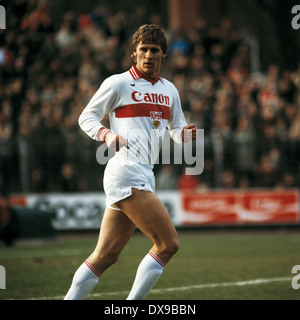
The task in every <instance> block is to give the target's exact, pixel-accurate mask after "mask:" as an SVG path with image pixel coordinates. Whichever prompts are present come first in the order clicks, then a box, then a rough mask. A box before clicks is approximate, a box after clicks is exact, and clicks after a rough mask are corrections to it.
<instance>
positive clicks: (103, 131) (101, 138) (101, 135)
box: [97, 127, 110, 142]
mask: <svg viewBox="0 0 300 320" xmlns="http://www.w3.org/2000/svg"><path fill="white" fill-rule="evenodd" d="M109 132H110V130H108V129H106V128H105V127H102V128H100V130H99V131H98V134H97V139H98V140H99V141H103V142H104V141H105V137H106V135H107V134H108V133H109Z"/></svg>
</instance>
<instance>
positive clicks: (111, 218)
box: [88, 208, 135, 273]
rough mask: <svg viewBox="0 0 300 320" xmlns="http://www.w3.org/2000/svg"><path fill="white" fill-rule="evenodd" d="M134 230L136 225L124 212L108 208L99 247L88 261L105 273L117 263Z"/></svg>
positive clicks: (102, 225) (104, 217)
mask: <svg viewBox="0 0 300 320" xmlns="http://www.w3.org/2000/svg"><path fill="white" fill-rule="evenodd" d="M134 230H135V225H134V224H133V223H132V222H131V221H130V219H129V218H128V217H127V216H126V215H125V214H124V213H123V212H121V211H117V210H113V209H109V208H106V210H105V213H104V216H103V220H102V224H101V230H100V234H99V238H98V243H97V246H96V248H95V250H94V252H93V253H92V254H91V255H90V256H89V258H88V261H89V262H90V263H91V264H92V265H93V266H94V267H95V268H96V269H97V270H98V271H99V272H100V273H103V272H104V271H105V270H106V269H107V268H108V267H110V266H111V265H112V264H114V263H115V262H116V261H117V259H118V257H119V255H120V253H121V251H122V250H123V248H124V247H125V245H126V244H127V242H128V241H129V239H130V238H131V236H132V234H133V232H134Z"/></svg>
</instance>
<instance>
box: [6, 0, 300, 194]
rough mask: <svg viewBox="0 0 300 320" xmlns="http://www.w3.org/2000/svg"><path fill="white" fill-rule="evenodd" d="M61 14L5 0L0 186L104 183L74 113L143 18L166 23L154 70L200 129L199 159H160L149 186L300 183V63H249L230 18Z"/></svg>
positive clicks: (122, 56)
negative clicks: (191, 172) (189, 167)
mask: <svg viewBox="0 0 300 320" xmlns="http://www.w3.org/2000/svg"><path fill="white" fill-rule="evenodd" d="M134 10H135V11H134V12H133V13H132V12H131V13H129V12H126V11H125V10H114V11H112V10H110V9H109V8H107V7H106V6H105V5H98V6H96V7H94V8H91V12H89V13H81V14H78V13H76V12H72V11H68V12H66V13H65V14H64V16H63V18H62V19H60V20H59V21H56V20H55V17H54V14H53V8H51V1H47V0H42V1H39V0H29V1H27V0H14V1H12V3H11V4H10V5H9V8H7V12H9V15H8V14H7V29H6V30H0V102H1V103H0V168H1V169H0V170H1V172H0V179H1V180H0V183H1V187H2V190H3V191H6V192H8V191H9V192H76V191H98V190H102V175H103V170H104V167H103V166H101V165H100V164H98V163H97V161H96V150H97V148H98V147H99V145H100V143H99V142H95V141H93V140H91V139H90V138H89V137H87V136H86V135H85V134H84V133H83V132H82V131H81V130H80V128H79V127H78V123H77V120H78V116H79V114H80V113H81V111H82V110H83V108H84V107H85V106H86V105H87V103H88V102H89V100H90V99H91V97H92V96H93V94H94V93H95V91H96V90H97V89H98V87H99V86H100V84H101V82H102V81H103V80H104V79H105V78H106V77H108V76H109V75H111V74H114V73H120V72H123V71H126V70H128V69H129V68H130V67H131V64H132V60H131V57H130V55H131V52H130V47H129V40H130V36H131V35H132V33H133V32H134V31H135V30H136V29H137V28H138V27H139V26H140V25H142V24H145V23H156V24H159V25H161V26H163V27H164V29H165V30H166V32H167V35H168V38H169V52H168V57H167V59H166V61H165V62H164V64H163V69H162V76H164V77H165V78H167V79H169V80H170V81H173V82H174V84H175V86H176V87H177V88H178V90H179V93H180V97H181V102H182V107H183V110H184V112H185V115H186V118H187V120H188V121H189V122H193V123H195V124H196V125H197V127H198V128H199V129H204V130H205V156H204V158H205V166H204V171H203V173H202V174H201V175H199V176H186V175H185V174H184V165H172V164H171V165H162V164H160V165H158V166H157V167H156V168H155V170H156V177H157V189H176V188H180V189H187V188H201V189H210V188H228V189H230V188H254V187H259V188H270V187H271V188H273V187H276V188H288V187H299V185H300V165H299V163H300V162H299V159H300V91H299V89H300V65H299V67H298V69H297V68H295V70H284V69H282V68H281V67H280V66H278V65H276V64H271V63H270V65H269V66H268V67H267V70H265V72H259V73H258V72H253V70H252V66H251V59H250V55H251V51H250V48H249V46H248V44H247V42H246V41H245V39H244V36H243V34H242V33H241V32H240V31H239V30H238V29H236V28H234V26H233V25H232V23H231V21H230V20H228V19H223V20H222V21H220V24H219V26H218V27H211V26H209V24H208V23H207V21H205V20H204V19H199V20H198V21H195V25H194V27H193V28H191V29H190V30H188V31H183V30H171V29H168V27H167V26H166V25H164V22H163V21H162V17H161V16H160V15H159V14H157V13H155V12H149V9H148V8H147V6H143V5H140V6H136V7H135V9H134Z"/></svg>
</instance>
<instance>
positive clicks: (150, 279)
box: [127, 250, 166, 300]
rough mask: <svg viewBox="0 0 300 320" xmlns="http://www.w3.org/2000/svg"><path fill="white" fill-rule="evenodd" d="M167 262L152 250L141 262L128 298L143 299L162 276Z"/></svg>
mask: <svg viewBox="0 0 300 320" xmlns="http://www.w3.org/2000/svg"><path fill="white" fill-rule="evenodd" d="M165 265H166V263H165V262H164V261H163V260H161V259H160V258H159V257H158V256H157V255H156V254H154V253H153V252H152V251H151V250H150V251H149V253H148V254H147V255H146V256H145V258H144V259H143V260H142V262H141V263H140V265H139V267H138V269H137V272H136V276H135V280H134V283H133V286H132V289H131V291H130V293H129V296H128V297H127V300H143V299H145V298H146V296H147V295H148V293H149V291H150V290H151V289H152V288H153V287H154V285H155V283H156V282H157V280H158V279H159V277H160V276H161V274H162V272H163V269H164V267H165Z"/></svg>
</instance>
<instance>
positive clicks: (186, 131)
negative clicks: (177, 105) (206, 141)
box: [181, 123, 197, 142]
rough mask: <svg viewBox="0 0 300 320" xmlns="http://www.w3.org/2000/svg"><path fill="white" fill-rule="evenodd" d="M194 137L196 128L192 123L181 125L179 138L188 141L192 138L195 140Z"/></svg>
mask: <svg viewBox="0 0 300 320" xmlns="http://www.w3.org/2000/svg"><path fill="white" fill-rule="evenodd" d="M196 137H197V128H196V126H195V125H194V124H193V123H191V124H188V125H187V126H185V127H183V129H182V131H181V139H182V141H183V142H190V141H192V140H195V139H196Z"/></svg>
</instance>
